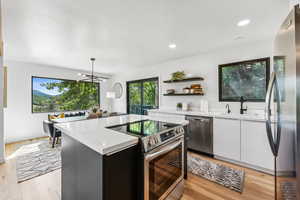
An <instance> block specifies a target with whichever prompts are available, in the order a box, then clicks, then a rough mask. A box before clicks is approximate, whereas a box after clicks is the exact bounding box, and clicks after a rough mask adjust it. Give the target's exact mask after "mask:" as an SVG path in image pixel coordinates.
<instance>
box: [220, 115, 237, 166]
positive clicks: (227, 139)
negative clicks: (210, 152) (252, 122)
mask: <svg viewBox="0 0 300 200" xmlns="http://www.w3.org/2000/svg"><path fill="white" fill-rule="evenodd" d="M240 127H241V126H240V120H236V119H223V118H214V155H216V156H221V157H223V158H226V159H230V160H235V161H239V160H240V159H241V141H240V139H241V135H240Z"/></svg>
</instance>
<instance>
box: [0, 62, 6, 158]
mask: <svg viewBox="0 0 300 200" xmlns="http://www.w3.org/2000/svg"><path fill="white" fill-rule="evenodd" d="M3 83H4V82H3V57H2V56H0V163H2V162H4V152H5V151H4V127H3V126H4V124H3Z"/></svg>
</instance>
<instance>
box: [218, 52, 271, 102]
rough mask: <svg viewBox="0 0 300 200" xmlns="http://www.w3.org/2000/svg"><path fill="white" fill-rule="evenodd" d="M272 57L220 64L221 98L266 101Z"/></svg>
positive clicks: (222, 99) (224, 99) (223, 99)
mask: <svg viewBox="0 0 300 200" xmlns="http://www.w3.org/2000/svg"><path fill="white" fill-rule="evenodd" d="M269 68H270V58H262V59H256V60H249V61H243V62H238V63H230V64H225V65H220V66H219V100H220V101H239V100H240V97H241V96H243V97H244V98H245V99H246V100H247V101H253V102H259V101H264V100H265V96H266V91H267V85H268V81H269V75H270V73H269Z"/></svg>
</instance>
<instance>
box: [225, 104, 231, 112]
mask: <svg viewBox="0 0 300 200" xmlns="http://www.w3.org/2000/svg"><path fill="white" fill-rule="evenodd" d="M225 108H226V109H227V114H230V113H231V110H230V107H229V104H226V107H225Z"/></svg>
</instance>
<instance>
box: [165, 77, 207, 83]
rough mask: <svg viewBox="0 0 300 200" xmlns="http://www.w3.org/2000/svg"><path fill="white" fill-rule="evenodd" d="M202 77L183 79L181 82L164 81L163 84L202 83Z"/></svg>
mask: <svg viewBox="0 0 300 200" xmlns="http://www.w3.org/2000/svg"><path fill="white" fill-rule="evenodd" d="M203 80H204V78H202V77H193V78H185V79H182V80H166V81H164V83H180V82H191V81H203Z"/></svg>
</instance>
